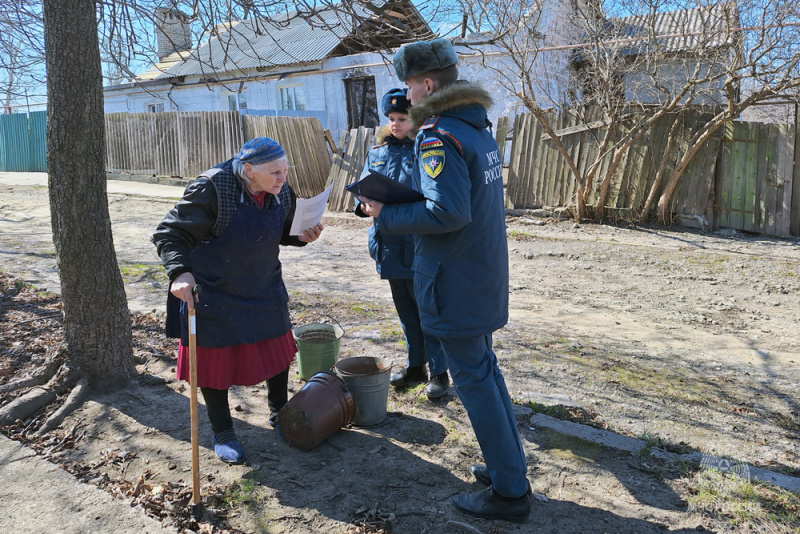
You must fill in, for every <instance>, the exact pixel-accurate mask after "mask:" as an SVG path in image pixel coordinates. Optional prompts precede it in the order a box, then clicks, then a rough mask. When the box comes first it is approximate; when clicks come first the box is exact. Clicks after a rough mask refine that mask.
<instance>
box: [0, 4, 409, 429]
mask: <svg viewBox="0 0 800 534" xmlns="http://www.w3.org/2000/svg"><path fill="white" fill-rule="evenodd" d="M15 1H16V0H15ZM25 1H26V2H28V1H29V0H25ZM0 2H3V3H0V6H2V7H3V8H6V7H7V6H12V7H14V6H16V7H14V10H11V11H9V12H13V13H16V15H15V16H16V17H17V18H16V19H14V17H11V18H9V19H8V20H9V21H10V22H9V23H8V24H14V20H20V18H19V17H21V16H25V17H30V18H31V19H32V20H42V21H43V35H44V43H43V44H44V51H45V58H46V68H47V93H48V116H47V166H48V185H49V193H50V207H51V213H52V215H51V217H52V228H53V241H54V243H55V248H56V259H57V264H58V269H59V274H60V278H61V298H62V303H63V314H64V343H63V345H62V347H61V348H60V349H59V350H58V351H57V353H56V354H54V355H52V356H51V358H49V360H48V364H47V365H46V366H45V367H43V368H42V369H41V370H40V372H38V373H37V374H36V375H35V376H33V377H31V378H29V379H24V380H19V381H16V382H12V383H9V384H5V385H4V386H3V387H2V388H0V392H7V391H14V390H21V389H23V388H27V389H28V391H27V392H26V393H25V394H23V395H22V396H20V397H18V398H17V399H15V400H14V401H13V402H11V403H9V404H7V405H5V406H4V407H3V408H2V409H0V425H1V424H6V423H8V422H9V421H13V420H15V419H24V418H25V417H28V416H29V415H31V414H33V413H34V412H36V411H37V410H38V409H39V408H41V407H42V406H43V405H45V404H46V403H48V402H50V401H52V400H53V399H54V398H55V397H56V396H57V395H59V394H60V393H61V392H64V391H67V390H69V389H70V388H73V389H72V393H71V394H70V397H69V399H68V401H67V402H66V404H65V405H64V406H62V408H60V409H59V410H58V411H57V412H56V413H55V414H54V415H53V416H52V417H50V418H49V419H48V420H47V421H46V422H45V423H44V424H43V426H42V427H41V428H40V430H39V431H40V433H43V432H47V431H48V430H49V429H51V428H53V427H54V426H56V425H57V424H58V423H59V422H60V421H61V420H62V419H63V417H64V416H65V415H66V414H67V413H68V412H69V411H70V410H71V409H73V408H74V407H75V406H76V405H78V403H79V402H80V399H81V396H82V395H83V394H84V393H85V392H86V390H87V388H89V387H92V388H95V389H98V390H109V389H116V388H120V387H125V386H127V385H130V384H132V380H133V379H134V378H135V377H136V371H135V368H134V363H133V353H132V346H131V324H130V317H129V310H128V305H127V300H126V296H125V291H124V287H123V283H122V277H121V275H120V271H119V266H118V264H117V259H116V254H115V252H114V245H113V238H112V232H111V223H110V217H109V212H108V200H107V196H106V173H105V122H104V116H103V79H104V75H103V68H102V66H101V63H102V61H101V58H102V57H105V58H106V59H109V60H110V61H111V62H112V63H113V65H114V66H113V67H111V68H109V67H107V70H106V75H107V79H113V80H122V79H125V76H126V75H130V74H131V72H130V71H131V68H132V65H133V64H135V63H136V62H137V61H142V60H143V59H150V60H151V61H153V60H157V59H158V56H157V50H156V49H155V48H154V47H153V38H152V36H151V35H146V34H144V33H140V31H141V30H142V28H143V25H144V26H147V24H152V23H153V21H154V19H155V20H157V19H156V18H155V13H156V8H157V7H164V6H165V5H166V6H167V7H168V8H172V9H178V10H180V9H183V11H180V13H181V15H180V16H182V17H186V20H188V21H189V22H191V28H192V31H195V32H200V35H199V36H198V37H200V38H201V39H202V38H205V39H208V37H209V36H221V37H223V38H221V39H218V40H217V42H218V45H219V46H221V47H223V50H224V51H225V53H224V54H221V55H215V56H213V57H211V56H209V57H207V58H204V57H199V56H198V58H197V59H198V61H201V62H203V64H204V65H205V67H206V68H207V69H208V72H209V73H216V72H218V71H219V70H220V69H235V68H238V67H240V66H242V65H241V64H239V63H237V62H239V61H243V60H244V59H247V58H255V59H259V60H261V62H262V64H265V65H269V59H268V58H260V57H259V56H258V53H259V51H258V50H256V49H255V48H254V47H252V46H250V47H248V46H247V44H248V43H247V42H246V41H243V40H242V39H243V38H245V37H246V36H248V35H251V34H250V33H246V32H243V31H240V30H239V28H240V27H243V24H244V23H240V22H238V21H240V20H241V19H242V18H243V17H245V16H250V17H255V20H251V21H249V22H248V23H247V24H248V25H249V27H250V28H255V29H256V31H258V32H263V33H265V34H267V35H268V34H269V31H270V28H273V27H278V26H280V25H282V24H286V23H287V21H288V20H290V19H291V18H292V17H302V18H304V19H306V20H307V21H309V22H310V23H312V24H316V25H318V26H320V27H325V28H327V29H329V30H334V31H340V30H341V31H342V32H344V31H345V29H346V30H347V32H348V33H347V35H349V36H350V37H349V39H348V42H347V43H346V46H347V47H348V50H351V51H352V50H362V49H371V50H375V49H380V46H381V43H382V42H383V41H382V38H383V36H384V35H385V33H384V32H386V31H387V25H386V24H379V23H377V22H376V21H379V20H384V21H386V20H390V21H391V22H392V24H390V25H389V26H390V29H389V30H388V31H390V32H393V35H395V36H397V35H401V36H406V38H407V39H408V40H409V41H410V40H413V39H414V38H415V28H414V27H412V26H408V25H406V24H405V22H404V21H403V20H402V19H403V16H402V14H400V15H398V14H397V13H395V12H393V11H392V7H391V5H390V4H385V3H383V2H379V3H377V4H370V3H360V2H359V3H355V2H352V3H351V2H345V3H343V4H337V5H328V4H325V3H323V2H310V3H305V2H283V1H279V2H271V3H254V2H243V3H239V2H233V1H231V2H228V1H225V0H207V1H204V2H197V1H194V2H188V1H187V2H183V1H178V0H172V1H171V2H167V3H166V4H165V3H164V2H159V1H149V0H139V1H137V0H131V1H129V2H124V3H123V2H116V1H114V0H110V1H109V2H108V3H104V4H95V3H94V2H93V1H91V0H44V2H43V4H42V12H41V13H42V14H43V17H39V13H38V12H37V9H38V7H37V6H38V4H35V3H28V4H24V7H26V8H27V9H28V10H29V12H27V13H23V12H24V11H25V10H24V9H17V7H19V5H22V4H19V5H16V4H13V3H12V4H6V3H5V2H6V0H0ZM326 6H327V8H328V11H332V12H333V13H334V14H335V15H336V16H335V17H330V16H327V15H326V17H322V11H323V8H324V7H326ZM289 8H297V9H294V10H293V11H292V12H291V14H288V10H289ZM17 11H19V12H20V13H22V15H20V13H17ZM5 13H6V11H3V14H5ZM5 24H6V22H5V19H0V29H4V30H5V29H7V28H8V30H9V32H11V31H12V29H13V28H11V26H6V25H5ZM151 27H152V26H151ZM0 35H5V34H3V33H2V32H0ZM15 35H18V37H19V39H22V40H24V39H30V42H29V43H28V46H29V47H30V48H31V49H35V48H36V47H37V46H40V45H41V41H38V40H37V39H36V35H35V32H31V34H30V35H28V34H27V33H25V32H24V31H22V32H19V33H18V34H15ZM202 36H205V37H202ZM0 42H2V41H0ZM195 42H197V41H195ZM234 45H236V46H238V47H239V48H240V49H241V50H244V52H245V56H242V55H241V54H239V55H235V54H233V53H230V54H228V53H227V50H228V48H227V47H230V50H231V51H232V50H233V46H234ZM153 54H156V55H153ZM247 54H249V56H248V55H247ZM214 61H219V63H217V64H215V63H214ZM10 66H11V65H10ZM12 71H13V72H14V73H16V72H17V71H16V70H14V69H12ZM42 385H44V386H43V387H40V386H42Z"/></svg>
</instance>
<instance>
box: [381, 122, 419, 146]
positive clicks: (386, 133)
mask: <svg viewBox="0 0 800 534" xmlns="http://www.w3.org/2000/svg"><path fill="white" fill-rule="evenodd" d="M415 134H416V129H414V130H412V131H410V132H409V133H408V135H406V137H407V138H408V139H410V140H411V141H413V140H414V136H415ZM387 137H392V127H391V126H390V125H388V124H384V125H383V126H381V127H379V128H378V129H377V130H375V145H376V146H380V145H385V144H386V143H388V142H389V141H391V139H389V140H387V139H386V138H387ZM397 142H398V143H399V142H400V141H397Z"/></svg>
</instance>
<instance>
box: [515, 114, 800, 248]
mask: <svg viewBox="0 0 800 534" xmlns="http://www.w3.org/2000/svg"><path fill="white" fill-rule="evenodd" d="M545 114H546V117H547V119H548V121H549V122H550V124H552V125H553V126H554V128H555V130H556V133H557V134H558V135H559V137H560V139H561V140H562V142H563V143H564V145H565V148H566V149H567V151H568V153H569V154H570V156H571V157H572V158H573V161H574V162H575V163H576V165H577V167H578V169H579V171H580V172H581V173H582V174H583V173H585V172H586V169H587V168H588V166H589V165H591V164H592V163H593V162H594V161H595V159H596V157H597V151H598V149H599V148H598V142H599V141H598V140H599V139H600V137H601V136H602V133H603V130H602V128H603V127H604V126H605V124H604V123H603V122H602V121H598V118H597V117H591V116H590V117H580V118H579V117H578V116H577V115H575V114H573V113H568V112H566V113H561V114H557V112H556V111H555V110H546V111H545ZM705 120H707V116H706V115H704V114H703V113H701V112H700V111H696V110H686V111H684V112H682V113H680V114H679V113H676V114H669V115H666V116H664V117H662V118H661V119H659V120H658V121H657V122H656V123H655V124H654V125H653V127H652V128H651V129H650V131H649V132H648V133H647V134H646V135H645V136H643V137H642V138H641V139H640V140H639V141H638V142H637V143H635V144H634V145H633V146H631V147H630V149H629V150H628V151H627V153H626V154H624V156H623V159H622V160H621V162H620V165H619V167H618V168H617V169H616V171H615V173H614V175H613V177H612V181H611V186H610V189H609V194H608V197H607V200H606V205H605V206H604V216H606V217H612V218H622V219H628V220H637V219H638V218H639V217H640V216H641V215H642V210H643V208H644V206H645V203H646V200H647V196H648V194H649V192H650V190H651V188H652V187H653V184H654V182H655V180H656V179H657V176H658V174H659V172H661V174H662V176H663V177H664V178H666V177H668V176H669V174H670V173H671V171H672V170H673V169H674V168H675V166H676V165H677V163H678V161H679V160H680V157H681V156H682V155H683V154H684V153H685V152H686V149H687V147H688V141H689V139H690V138H691V136H692V135H693V134H694V132H696V131H697V130H698V129H699V128H700V126H701V124H702V123H703V121H705ZM671 131H672V132H674V133H675V141H674V142H673V144H672V145H671V146H670V145H669V143H668V139H669V134H670V132H671ZM795 131H796V129H795V126H794V125H781V124H760V123H752V124H750V123H743V122H735V123H731V124H729V125H727V127H726V128H724V129H721V130H720V131H719V132H717V134H716V135H714V136H712V137H711V139H709V140H708V141H707V142H706V143H705V145H704V146H703V147H701V149H700V150H699V151H698V153H697V154H696V155H695V157H694V158H693V159H692V161H691V162H690V164H689V165H688V167H687V168H686V170H685V171H684V174H683V176H682V178H681V181H680V184H679V186H678V188H677V190H676V191H675V194H674V195H673V198H672V199H671V212H672V213H673V214H676V215H688V216H690V217H702V218H703V219H704V222H707V223H708V227H709V228H714V229H716V228H719V227H729V228H734V229H739V230H746V231H752V232H758V233H763V234H766V235H774V236H779V237H789V236H791V235H800V193H798V188H800V169H799V168H800V166H799V165H796V164H794V160H795V159H796V158H795V152H796V151H800V140H798V139H797V136H796V135H795ZM513 132H514V137H513V141H512V146H511V154H510V166H509V179H508V189H507V197H508V202H509V204H510V205H511V206H513V207H515V208H538V207H541V206H569V205H574V204H575V200H576V198H575V184H576V182H575V178H574V176H573V175H572V173H571V172H570V169H569V167H568V166H567V165H566V163H565V161H564V159H563V157H562V156H561V155H560V154H559V153H558V150H557V149H556V148H555V145H554V144H553V143H552V141H550V140H549V136H547V135H546V133H545V132H544V130H543V128H542V127H541V125H540V124H539V122H538V121H537V120H536V119H535V118H534V117H533V115H530V114H524V115H518V116H517V117H516V120H515V123H514V128H513ZM610 161H611V156H610V155H608V156H606V157H604V158H603V160H602V161H601V164H600V169H599V172H598V173H597V174H596V176H595V179H594V181H593V186H594V187H593V188H592V191H590V192H589V194H588V198H587V204H589V205H593V204H595V203H596V201H597V193H598V188H599V185H600V183H601V181H602V178H603V176H604V175H605V172H606V170H607V169H608V165H609V164H610ZM796 177H797V179H795V178H796ZM665 181H666V180H665V179H662V180H661V182H660V183H659V184H658V186H657V187H656V194H657V195H660V193H661V190H662V189H663V187H664V185H665V183H664V182H665ZM793 183H794V184H795V187H793ZM656 198H657V197H656Z"/></svg>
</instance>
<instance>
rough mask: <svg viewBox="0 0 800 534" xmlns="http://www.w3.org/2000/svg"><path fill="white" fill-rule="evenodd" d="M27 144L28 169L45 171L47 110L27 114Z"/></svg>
mask: <svg viewBox="0 0 800 534" xmlns="http://www.w3.org/2000/svg"><path fill="white" fill-rule="evenodd" d="M28 124H29V126H28V135H29V138H28V144H29V146H30V160H29V161H30V169H29V170H30V171H31V172H47V112H46V111H34V112H32V113H30V114H29V115H28Z"/></svg>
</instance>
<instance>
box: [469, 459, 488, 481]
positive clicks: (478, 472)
mask: <svg viewBox="0 0 800 534" xmlns="http://www.w3.org/2000/svg"><path fill="white" fill-rule="evenodd" d="M469 472H470V473H472V474H473V475H474V476H475V481H476V482H478V483H480V484H483V485H484V486H491V485H492V477H490V476H489V468H488V467H486V466H485V465H483V464H472V465H471V466H469Z"/></svg>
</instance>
